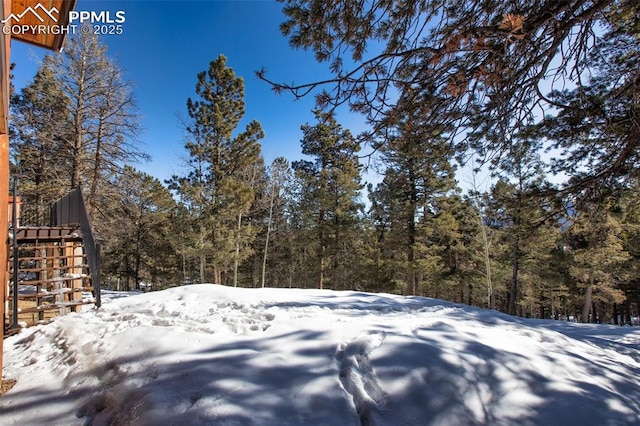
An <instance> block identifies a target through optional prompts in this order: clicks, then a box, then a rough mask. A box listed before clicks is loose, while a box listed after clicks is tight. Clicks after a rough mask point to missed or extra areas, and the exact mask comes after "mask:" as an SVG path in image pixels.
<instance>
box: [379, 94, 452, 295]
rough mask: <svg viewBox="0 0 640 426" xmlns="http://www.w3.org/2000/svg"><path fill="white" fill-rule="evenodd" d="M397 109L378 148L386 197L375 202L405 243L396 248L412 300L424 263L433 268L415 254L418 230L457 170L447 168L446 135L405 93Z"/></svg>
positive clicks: (382, 190) (424, 254)
mask: <svg viewBox="0 0 640 426" xmlns="http://www.w3.org/2000/svg"><path fill="white" fill-rule="evenodd" d="M399 105H400V106H401V108H399V109H398V110H397V114H398V115H397V116H396V117H395V121H394V123H393V124H392V125H391V126H390V128H389V129H387V130H386V133H387V137H385V138H384V139H383V140H382V141H380V143H379V145H378V146H377V148H378V149H379V150H380V154H381V162H382V164H383V165H384V166H386V168H387V169H386V171H385V178H384V180H383V182H382V183H381V185H382V187H381V188H380V191H379V194H380V195H385V196H387V197H388V198H386V199H385V198H382V197H378V200H379V203H383V204H384V203H391V206H392V207H390V208H388V211H389V213H390V219H391V220H392V221H393V222H395V223H396V224H395V227H393V228H392V229H391V232H392V233H393V234H395V235H396V236H402V237H401V238H404V241H403V242H402V243H401V244H400V245H399V247H402V248H403V250H404V251H405V259H404V263H405V282H406V291H407V292H409V293H410V294H414V295H415V294H419V292H420V289H419V284H420V281H421V277H422V276H424V273H425V272H426V271H427V269H426V268H425V267H426V264H427V263H428V262H429V261H428V260H427V257H429V256H431V257H432V261H434V262H436V263H437V259H436V258H435V257H433V256H434V255H433V254H428V253H427V252H426V251H425V249H424V248H423V249H422V253H418V252H417V251H419V249H420V247H418V244H419V241H418V234H419V229H418V224H419V222H420V221H421V218H425V217H427V216H428V215H429V214H431V212H430V210H431V208H432V207H433V206H434V203H436V199H437V198H438V197H441V196H446V195H447V194H448V193H449V192H451V191H452V190H453V189H454V188H455V181H454V170H455V168H454V166H453V165H452V164H451V160H452V158H453V152H452V151H451V150H450V146H449V144H448V143H447V142H446V140H445V138H444V137H443V132H444V131H445V129H444V128H442V127H441V126H437V125H434V124H433V123H431V122H428V121H426V120H427V118H426V117H425V115H423V113H426V111H424V110H422V109H421V108H419V107H418V106H417V105H416V98H415V96H414V93H413V91H407V92H406V93H403V94H402V96H401V100H400V101H399ZM384 186H386V188H384ZM394 228H395V229H394ZM421 257H422V258H421ZM436 257H437V256H436ZM419 263H421V264H422V267H420V265H419ZM431 267H433V265H432V266H430V268H431Z"/></svg>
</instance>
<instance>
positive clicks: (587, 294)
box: [580, 270, 593, 322]
mask: <svg viewBox="0 0 640 426" xmlns="http://www.w3.org/2000/svg"><path fill="white" fill-rule="evenodd" d="M592 292H593V270H592V271H589V284H587V288H586V289H585V290H584V304H583V305H582V316H581V317H580V321H581V322H589V313H590V312H591V307H592V304H591V296H592Z"/></svg>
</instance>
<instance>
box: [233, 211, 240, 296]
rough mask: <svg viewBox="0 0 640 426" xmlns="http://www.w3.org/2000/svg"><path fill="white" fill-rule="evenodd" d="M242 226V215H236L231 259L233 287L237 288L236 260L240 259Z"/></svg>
mask: <svg viewBox="0 0 640 426" xmlns="http://www.w3.org/2000/svg"><path fill="white" fill-rule="evenodd" d="M241 226H242V213H238V227H237V228H236V251H235V256H234V257H233V286H234V287H238V263H239V262H238V259H239V258H240V228H241Z"/></svg>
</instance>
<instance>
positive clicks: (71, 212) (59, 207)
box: [50, 187, 101, 308]
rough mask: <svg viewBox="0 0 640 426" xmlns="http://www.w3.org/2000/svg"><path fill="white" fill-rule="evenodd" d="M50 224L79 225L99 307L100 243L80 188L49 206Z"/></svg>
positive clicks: (96, 303)
mask: <svg viewBox="0 0 640 426" xmlns="http://www.w3.org/2000/svg"><path fill="white" fill-rule="evenodd" d="M50 225H51V226H69V225H79V226H80V231H81V232H82V242H83V245H84V249H85V252H86V256H87V262H88V264H89V270H90V272H91V281H92V285H93V288H94V297H95V300H96V302H95V305H96V307H98V308H99V307H100V305H101V301H100V245H99V244H96V241H95V238H94V236H93V227H92V226H91V219H90V218H89V215H88V213H87V207H86V204H85V202H84V196H83V195H82V190H81V189H80V188H79V187H78V188H76V189H74V190H73V191H71V192H70V193H68V194H67V195H65V196H64V197H62V198H61V199H60V200H58V201H57V202H56V203H54V204H53V205H52V206H51V219H50Z"/></svg>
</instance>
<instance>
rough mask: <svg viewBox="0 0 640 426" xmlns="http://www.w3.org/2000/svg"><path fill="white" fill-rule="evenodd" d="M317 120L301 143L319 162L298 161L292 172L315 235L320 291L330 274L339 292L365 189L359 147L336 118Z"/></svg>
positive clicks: (305, 128)
mask: <svg viewBox="0 0 640 426" xmlns="http://www.w3.org/2000/svg"><path fill="white" fill-rule="evenodd" d="M316 118H317V120H318V123H317V124H316V125H315V126H310V125H308V124H305V125H303V126H302V132H303V138H302V141H301V142H302V153H303V154H305V155H309V156H312V157H314V161H304V160H302V161H296V162H294V163H293V169H294V170H295V173H296V177H297V178H298V179H299V180H300V185H301V191H302V192H301V193H300V203H301V208H302V209H303V211H305V212H306V213H307V215H308V221H309V222H308V225H309V226H310V227H311V229H313V232H315V237H314V238H313V241H314V242H315V244H316V247H315V249H316V254H315V257H316V260H317V264H316V267H315V268H314V270H315V271H316V274H317V275H316V283H317V286H318V288H320V289H322V288H324V287H325V280H326V272H327V270H329V271H331V273H332V276H331V281H332V285H333V287H334V288H337V286H338V285H340V284H344V281H343V280H342V279H341V278H340V269H341V268H342V267H343V266H344V260H343V258H344V256H345V254H346V253H347V252H348V249H346V247H345V245H344V244H345V242H346V241H348V234H349V232H350V231H351V230H352V229H353V227H354V224H355V222H356V221H357V214H358V212H359V211H360V209H361V204H360V202H359V200H358V198H359V197H360V190H361V189H362V185H361V184H360V165H359V162H358V158H357V157H356V152H358V151H359V149H360V146H359V144H358V142H357V141H356V139H355V138H354V137H353V136H352V135H351V132H349V131H348V130H344V129H343V128H342V126H341V125H340V124H338V122H337V121H336V120H335V118H334V117H333V116H332V115H330V114H324V113H322V112H320V111H316ZM329 261H331V264H329Z"/></svg>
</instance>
